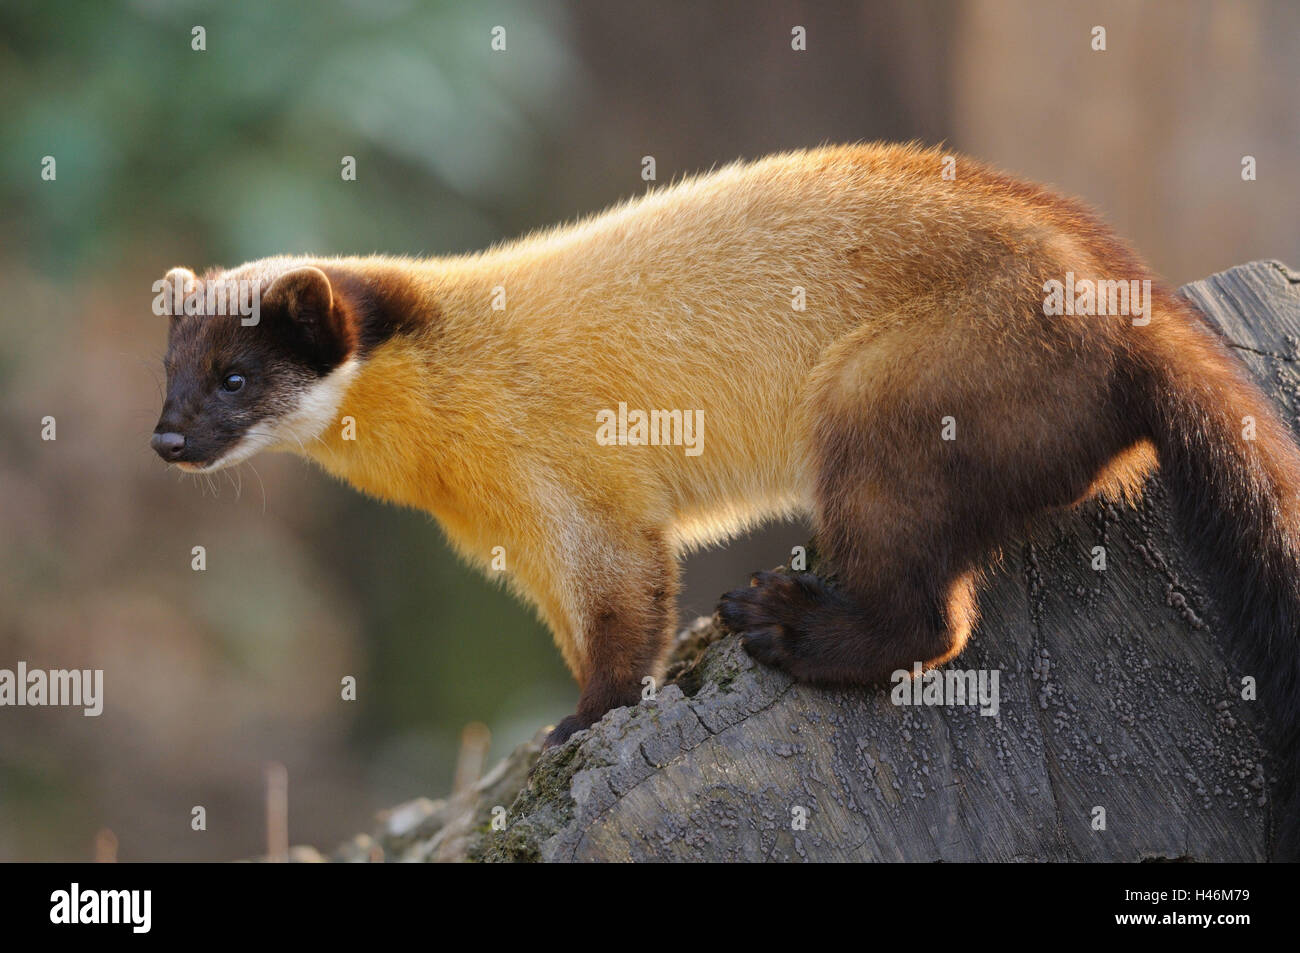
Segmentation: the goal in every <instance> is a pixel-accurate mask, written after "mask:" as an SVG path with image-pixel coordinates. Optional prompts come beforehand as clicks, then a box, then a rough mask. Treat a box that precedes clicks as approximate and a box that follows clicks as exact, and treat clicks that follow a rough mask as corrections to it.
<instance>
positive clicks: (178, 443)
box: [149, 433, 185, 460]
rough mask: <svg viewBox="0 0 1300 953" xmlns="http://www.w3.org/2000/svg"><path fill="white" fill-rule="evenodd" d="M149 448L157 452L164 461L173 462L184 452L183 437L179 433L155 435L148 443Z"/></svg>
mask: <svg viewBox="0 0 1300 953" xmlns="http://www.w3.org/2000/svg"><path fill="white" fill-rule="evenodd" d="M149 446H151V447H153V448H154V450H156V451H158V456H160V457H162V458H163V459H164V460H175V459H177V458H178V457H179V456H180V455H181V454H182V453H184V452H185V435H184V434H179V433H156V434H154V435H153V439H152V440H150V441H149Z"/></svg>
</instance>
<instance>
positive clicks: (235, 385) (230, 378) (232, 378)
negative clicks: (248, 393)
mask: <svg viewBox="0 0 1300 953" xmlns="http://www.w3.org/2000/svg"><path fill="white" fill-rule="evenodd" d="M243 386H244V375H243V374H227V375H226V379H225V380H223V381H222V382H221V389H222V390H225V391H230V392H231V393H232V394H233V393H234V392H235V391H237V390H239V388H241V387H243Z"/></svg>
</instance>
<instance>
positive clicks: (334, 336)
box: [265, 266, 352, 369]
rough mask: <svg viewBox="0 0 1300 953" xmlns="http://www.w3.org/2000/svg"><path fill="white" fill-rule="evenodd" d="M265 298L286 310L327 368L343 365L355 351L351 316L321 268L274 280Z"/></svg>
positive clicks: (297, 270)
mask: <svg viewBox="0 0 1300 953" xmlns="http://www.w3.org/2000/svg"><path fill="white" fill-rule="evenodd" d="M265 298H266V303H267V304H269V305H271V306H272V307H274V308H276V309H283V312H284V315H285V316H286V317H287V318H288V319H289V322H290V324H291V325H292V327H293V330H294V332H295V334H296V336H297V337H298V338H299V339H300V340H302V341H303V342H305V343H306V344H307V346H308V349H309V351H310V357H311V358H312V360H313V361H314V362H318V363H319V364H320V365H321V367H322V368H323V369H329V368H332V367H335V366H337V365H338V364H341V363H342V362H343V360H344V358H346V357H347V356H348V353H349V352H350V351H351V350H352V335H351V332H350V330H349V328H348V322H347V317H346V315H345V314H344V313H343V310H342V308H340V307H339V303H338V302H337V301H335V300H334V289H333V288H332V287H331V286H330V280H329V278H328V277H326V275H325V272H323V271H321V270H320V269H319V268H313V267H311V266H307V267H304V268H295V269H294V270H293V271H287V272H285V273H284V274H282V275H281V276H280V277H278V278H276V279H275V280H274V281H273V282H271V287H270V288H269V289H268V290H267V292H266V295H265Z"/></svg>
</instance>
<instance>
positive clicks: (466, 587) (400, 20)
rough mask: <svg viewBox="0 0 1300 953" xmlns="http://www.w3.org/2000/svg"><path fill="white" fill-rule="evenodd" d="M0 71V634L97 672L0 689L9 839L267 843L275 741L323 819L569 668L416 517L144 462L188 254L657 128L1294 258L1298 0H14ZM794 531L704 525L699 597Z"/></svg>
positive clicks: (164, 852) (276, 482)
mask: <svg viewBox="0 0 1300 953" xmlns="http://www.w3.org/2000/svg"><path fill="white" fill-rule="evenodd" d="M195 25H202V26H203V27H204V28H205V29H206V45H207V49H206V51H204V52H196V51H193V50H192V49H191V29H192V28H193V27H194V26H195ZM496 25H503V26H505V27H506V31H507V33H506V35H507V49H506V51H505V52H503V53H494V52H492V51H491V49H490V46H489V41H490V31H491V29H492V27H494V26H496ZM796 25H800V26H804V27H805V28H806V30H807V50H806V51H805V52H795V51H793V50H792V49H791V44H790V40H791V29H792V28H793V27H794V26H796ZM1094 26H1103V27H1105V29H1106V41H1107V49H1106V50H1105V52H1094V51H1093V50H1092V48H1091V39H1092V36H1091V31H1092V28H1093V27H1094ZM0 80H2V82H0V188H3V202H4V210H5V225H6V227H5V228H4V229H3V232H0V287H2V288H3V295H2V296H0V301H2V303H3V304H2V307H3V322H4V325H3V344H2V345H0V391H2V392H3V396H4V402H3V412H2V414H0V461H2V464H0V538H3V540H4V544H3V548H2V549H0V561H2V565H0V668H9V669H12V668H14V667H16V665H17V663H18V661H19V660H24V661H26V662H27V663H28V664H29V666H32V667H44V668H102V669H104V670H105V683H106V686H105V693H106V700H105V710H104V714H103V715H102V716H100V717H99V718H86V717H83V716H82V714H81V713H80V711H79V710H68V709H54V708H46V709H30V708H23V709H16V708H2V709H0V859H4V860H14V859H31V860H45V859H87V858H89V857H90V856H91V851H92V843H93V840H94V836H95V833H96V831H98V830H100V829H101V828H109V829H111V830H112V831H113V832H114V833H115V835H116V836H117V838H118V841H119V843H120V852H119V853H120V857H121V859H123V860H142V859H177V860H199V859H230V858H236V857H241V856H248V855H251V854H254V853H257V852H259V851H260V850H262V849H263V845H264V831H263V813H262V812H263V807H262V796H263V794H262V787H263V782H262V766H263V765H264V764H265V763H266V762H267V761H271V760H276V761H282V762H284V763H285V764H286V765H287V767H288V770H289V776H290V789H289V794H290V829H291V836H292V839H293V841H294V842H295V843H302V842H309V843H315V844H318V845H321V846H325V847H331V846H333V845H334V844H335V843H337V842H339V841H340V840H342V839H343V838H345V837H347V836H348V835H350V834H351V833H353V832H355V831H357V830H360V829H363V828H364V827H366V826H367V824H368V818H369V815H370V814H371V812H373V811H374V810H376V809H378V808H381V807H383V806H386V805H390V804H393V803H396V802H398V801H401V800H404V799H407V798H410V797H413V796H416V795H420V794H428V795H432V796H437V795H440V794H442V793H445V791H446V790H447V788H448V787H449V785H450V782H451V775H452V769H453V764H454V760H455V755H456V750H457V743H458V737H459V734H460V731H461V728H462V726H463V725H464V724H466V723H467V722H471V721H482V722H484V723H486V724H487V725H488V726H489V727H490V728H491V729H492V731H493V737H494V756H495V755H496V754H500V753H503V752H504V751H505V750H507V749H508V748H509V747H510V746H511V745H513V744H514V743H517V742H518V741H520V740H522V739H523V738H525V737H527V736H529V735H531V734H532V733H533V731H534V730H535V729H536V728H537V727H538V726H540V725H542V724H544V723H546V722H548V721H554V720H556V719H558V718H559V717H562V716H563V715H565V714H567V713H568V712H569V711H570V710H571V708H572V705H573V703H574V701H575V699H576V690H575V689H574V687H573V685H572V683H571V682H570V680H569V677H568V675H567V673H566V672H565V671H564V669H563V667H562V665H561V663H560V661H559V657H558V653H557V652H556V651H555V650H554V649H553V648H552V647H551V645H550V641H549V636H548V635H547V634H546V633H545V632H544V631H543V630H542V629H541V627H540V626H539V625H538V624H537V623H536V622H535V621H533V620H532V618H531V617H530V615H529V614H528V613H527V612H526V611H525V610H524V609H523V608H521V607H520V606H518V605H516V604H515V603H514V602H512V601H511V600H510V598H509V597H508V596H506V595H505V594H504V593H503V592H500V591H497V590H495V589H493V588H492V587H491V586H490V585H489V584H488V583H486V582H484V581H482V580H480V579H479V578H477V577H476V576H474V575H472V574H471V573H469V572H467V571H466V570H465V569H463V568H462V567H460V566H459V565H457V564H456V562H455V561H454V559H453V558H452V557H451V555H450V554H449V553H448V551H447V549H446V547H445V545H444V544H443V542H442V540H441V538H440V536H439V533H438V531H437V529H436V527H435V526H434V525H432V524H431V522H430V521H429V520H428V519H427V518H425V517H424V516H423V515H421V514H418V513H412V512H405V511H401V510H398V509H395V508H391V507H385V506H381V505H379V504H376V503H374V502H372V501H369V500H366V499H364V498H362V497H361V496H359V495H358V494H356V493H354V492H352V491H350V490H348V489H347V488H345V487H342V486H340V485H336V484H334V483H333V482H332V481H330V480H329V479H328V478H327V477H325V476H324V475H322V474H321V473H319V472H317V471H315V470H313V469H311V468H310V467H309V466H308V465H306V464H304V463H302V462H300V461H297V460H294V459H289V458H281V457H275V456H271V457H267V458H263V459H259V460H256V461H255V462H254V463H253V465H252V466H245V467H243V468H242V469H241V471H240V472H239V473H238V474H235V475H232V477H231V478H229V479H227V478H226V477H225V476H224V475H218V476H216V477H214V478H213V479H212V480H211V482H210V483H208V482H206V481H200V480H196V479H194V478H189V477H182V476H181V475H180V474H177V473H175V472H172V471H168V470H167V469H165V468H164V467H163V465H162V464H161V463H160V462H159V461H158V460H157V459H156V458H155V457H154V456H153V454H152V453H151V452H150V451H149V449H148V445H147V438H148V434H149V432H150V431H151V429H152V427H153V423H154V420H155V418H156V415H157V412H158V408H159V405H160V390H159V387H160V380H161V366H160V361H159V358H160V356H161V353H162V349H163V346H164V334H165V329H164V327H163V324H162V323H161V322H160V320H159V319H157V318H155V317H154V316H153V315H152V314H151V313H150V310H149V306H150V302H151V300H152V291H151V287H150V286H151V284H152V282H153V281H154V280H155V279H156V278H159V277H161V276H162V274H163V273H164V272H165V271H166V270H167V268H169V267H171V266H173V265H177V264H185V265H189V266H191V267H195V268H201V267H205V266H209V265H215V264H225V265H233V264H237V263H238V262H240V261H244V260H248V259H252V258H257V257H261V256H264V255H269V254H274V253H285V252H301V253H319V254H335V253H340V254H341V253H368V252H389V253H403V254H413V255H436V254H441V253H449V252H458V251H464V250H469V249H473V248H478V247H481V246H483V245H485V244H488V243H490V242H493V241H496V240H499V239H502V238H506V237H509V236H512V235H516V234H519V233H520V232H523V231H526V230H528V229H530V228H533V227H536V226H540V225H544V224H550V223H553V222H556V221H559V220H564V219H571V218H573V217H574V216H576V215H579V214H583V213H586V212H590V211H594V210H597V209H599V208H601V207H602V206H604V205H606V204H608V203H610V202H613V201H615V200H617V199H620V198H623V197H626V196H629V195H634V194H636V193H638V192H640V191H642V190H643V189H644V188H645V183H643V182H642V181H641V179H640V171H641V161H640V160H641V157H642V156H644V155H653V156H654V157H655V158H656V161H657V166H658V175H659V180H660V182H665V181H667V180H669V179H672V178H674V177H677V176H680V175H683V174H687V173H690V172H694V171H698V170H702V169H707V168H708V167H710V166H713V165H716V164H720V163H724V162H727V161H730V160H732V159H735V158H739V157H755V156H758V155H761V154H763V153H767V152H771V151H774V150H780V149H789V148H797V147H803V146H813V145H817V144H819V143H822V142H838V141H851V140H859V139H877V138H883V139H912V138H918V139H922V140H925V141H928V142H934V141H941V140H942V141H946V142H947V143H948V144H949V145H950V146H951V147H952V148H953V149H955V150H960V151H963V152H968V153H971V154H973V155H976V156H979V157H981V158H983V159H986V160H989V161H991V162H993V163H995V164H998V165H1000V166H1002V167H1004V168H1005V169H1007V170H1008V171H1011V172H1015V173H1020V174H1022V175H1024V176H1027V177H1030V178H1034V179H1038V180H1041V181H1045V182H1050V183H1053V184H1055V185H1057V186H1059V187H1060V188H1062V189H1063V190H1065V191H1068V192H1070V193H1073V194H1076V195H1078V196H1081V197H1083V198H1085V199H1086V200H1088V201H1089V202H1091V203H1092V204H1094V205H1095V206H1097V207H1098V208H1100V209H1101V210H1102V212H1103V213H1104V215H1105V216H1106V217H1107V218H1108V219H1109V220H1110V221H1111V222H1112V223H1113V224H1114V225H1115V226H1117V228H1118V229H1119V230H1120V231H1121V232H1122V233H1123V234H1125V235H1126V236H1128V237H1129V238H1130V239H1132V241H1133V242H1134V244H1135V245H1136V246H1137V247H1138V248H1139V249H1140V250H1141V251H1142V252H1143V253H1144V254H1145V255H1146V257H1147V258H1148V259H1149V260H1150V261H1151V262H1152V263H1153V264H1154V265H1155V267H1156V268H1157V269H1158V270H1159V271H1160V272H1162V273H1163V274H1164V275H1165V276H1166V277H1167V278H1168V279H1170V280H1171V281H1172V282H1173V283H1175V284H1181V283H1183V282H1186V281H1188V280H1190V279H1193V278H1197V277H1200V276H1203V275H1206V274H1208V273H1211V272H1214V271H1218V270H1221V269H1223V268H1227V267H1229V266H1231V265H1233V264H1235V263H1238V262H1242V261H1246V260H1249V259H1253V258H1261V257H1273V258H1281V259H1285V260H1288V261H1289V262H1290V263H1291V264H1293V265H1300V226H1298V225H1297V222H1298V221H1300V189H1297V171H1300V169H1298V167H1297V161H1296V160H1297V147H1298V146H1300V111H1297V109H1296V102H1297V101H1300V97H1298V96H1297V93H1298V92H1300V5H1297V4H1295V3H1291V2H1287V0H1273V2H1269V0H1259V2H1231V3H1229V2H1223V3H1214V2H1206V0H1187V2H1181V0H1165V2H1148V3H1137V2H1128V0H1115V2H1103V3H1079V2H1065V0H1047V2H1043V0H965V2H963V0H953V2H937V0H923V2H911V0H898V2H861V3H822V2H818V3H812V2H807V3H795V2H788V3H739V2H721V3H688V2H664V3H655V4H645V3H640V2H616V3H613V2H608V3H572V4H566V3H531V4H505V3H492V2H481V3H469V2H466V3H431V4H418V3H414V2H400V0H389V2H383V3H378V4H364V5H363V4H357V3H353V2H348V0H328V2H307V0H302V2H297V3H284V4H275V5H270V4H259V3H251V2H250V3H221V4H215V3H214V4H207V3H198V2H193V3H175V4H168V3H162V2H146V0H141V2H135V3H122V4H102V3H91V2H84V3H77V2H62V3H50V4H43V5H5V6H4V7H3V8H0ZM47 155H52V156H54V157H55V159H56V161H57V178H56V180H55V181H43V180H42V179H41V176H40V171H41V162H42V157H44V156H47ZM345 155H352V156H355V157H356V158H357V167H358V177H357V181H355V182H344V181H342V179H341V177H340V174H339V170H340V160H341V158H342V157H343V156H345ZM1244 155H1253V156H1255V157H1256V160H1257V163H1258V180H1257V181H1254V182H1243V181H1242V178H1241V159H1242V156H1244ZM47 415H50V416H53V417H55V418H56V420H57V428H58V430H57V433H58V439H57V440H55V441H52V442H46V441H42V440H41V437H40V433H41V419H42V418H43V417H45V416H47ZM805 536H806V530H805V529H803V528H801V527H771V528H769V529H767V530H765V531H763V532H762V533H760V534H757V535H756V536H755V537H753V538H751V539H749V540H745V541H739V542H737V543H735V544H734V545H732V546H730V547H729V548H727V549H726V550H719V551H714V552H709V553H703V554H696V555H693V556H692V557H691V558H690V560H689V562H688V575H687V584H686V589H685V592H684V594H683V597H682V602H683V609H684V616H685V617H689V616H692V615H694V614H698V613H707V612H709V611H711V609H712V606H713V603H714V600H715V598H716V596H717V595H718V593H720V592H721V591H723V590H724V589H726V588H729V587H731V586H732V585H734V584H735V583H736V582H737V581H738V580H741V579H743V578H744V574H745V573H747V572H749V571H750V570H753V569H756V568H761V567H767V566H773V565H776V564H778V563H780V562H782V561H784V559H785V558H786V556H787V554H788V552H789V548H790V546H791V545H794V544H796V543H799V542H802V541H803V539H804V538H805ZM195 545H203V546H205V547H206V548H207V558H208V568H207V570H206V571H205V572H201V573H200V572H194V571H192V570H191V568H190V560H191V556H190V550H191V547H193V546H195ZM345 675H354V676H356V678H357V680H358V698H357V700H356V701H355V702H344V701H342V700H341V699H340V693H339V684H340V679H341V678H342V677H343V676H345ZM195 805H203V806H204V807H205V808H206V809H207V816H208V829H207V831H206V832H194V831H192V830H191V829H190V816H191V815H190V812H191V809H192V807H194V806H195Z"/></svg>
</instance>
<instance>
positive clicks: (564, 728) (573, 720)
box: [542, 715, 591, 751]
mask: <svg viewBox="0 0 1300 953" xmlns="http://www.w3.org/2000/svg"><path fill="white" fill-rule="evenodd" d="M590 727H591V722H589V721H585V720H583V719H582V718H579V717H578V716H577V715H570V716H569V717H568V718H565V719H564V720H563V721H561V722H560V723H559V724H558V725H556V726H555V728H554V729H553V730H552V731H551V733H550V734H549V735H547V736H546V740H545V741H543V742H542V750H543V751H545V750H546V749H547V748H554V747H555V746H556V745H562V744H564V743H565V742H566V741H568V740H569V738H570V737H572V736H573V735H575V734H577V733H578V732H579V731H582V730H584V729H586V728H590Z"/></svg>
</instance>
